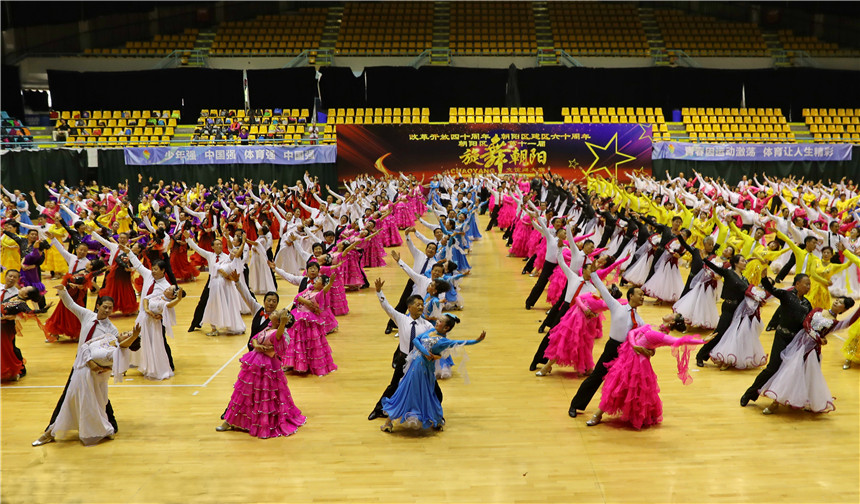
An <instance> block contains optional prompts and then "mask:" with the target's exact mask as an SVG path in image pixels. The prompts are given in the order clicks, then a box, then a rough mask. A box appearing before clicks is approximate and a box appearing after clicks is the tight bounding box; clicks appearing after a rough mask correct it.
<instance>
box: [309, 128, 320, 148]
mask: <svg viewBox="0 0 860 504" xmlns="http://www.w3.org/2000/svg"><path fill="white" fill-rule="evenodd" d="M319 137H320V129H319V128H317V125H316V124H314V125H313V126H311V127H310V128H309V129H308V138H310V140H311V145H316V144H317V143H319V142H318V139H319Z"/></svg>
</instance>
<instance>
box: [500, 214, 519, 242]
mask: <svg viewBox="0 0 860 504" xmlns="http://www.w3.org/2000/svg"><path fill="white" fill-rule="evenodd" d="M516 227H517V220H516V219H514V220H513V221H512V222H511V225H510V226H508V228H507V229H505V232H504V234H502V238H503V239H504V240H506V241H507V243H508V245H510V244H511V242H512V241H513V239H514V229H516Z"/></svg>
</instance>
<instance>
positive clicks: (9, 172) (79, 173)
mask: <svg viewBox="0 0 860 504" xmlns="http://www.w3.org/2000/svg"><path fill="white" fill-rule="evenodd" d="M0 165H2V170H0V181H2V183H3V187H5V188H7V189H8V190H10V191H11V190H13V189H19V190H20V191H21V192H23V193H25V194H28V193H29V192H30V191H35V192H36V199H37V200H39V203H41V204H43V205H44V204H45V200H47V199H48V191H47V190H45V184H47V183H48V182H49V181H54V182H59V181H60V180H65V182H66V185H67V186H71V185H74V186H77V185H78V182H79V181H80V180H86V179H87V175H88V173H87V153H86V151H80V152H79V151H76V150H65V149H51V150H38V151H6V152H5V153H4V154H3V155H2V156H0ZM30 212H31V213H32V214H35V213H36V208H35V207H34V206H32V202H31V206H30Z"/></svg>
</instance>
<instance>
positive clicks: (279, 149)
mask: <svg viewBox="0 0 860 504" xmlns="http://www.w3.org/2000/svg"><path fill="white" fill-rule="evenodd" d="M124 151H125V164H127V165H183V164H284V165H297V164H299V165H300V164H314V163H334V162H335V160H336V158H337V146H336V145H298V146H292V145H228V146H214V147H213V146H210V147H127V148H126V149H124Z"/></svg>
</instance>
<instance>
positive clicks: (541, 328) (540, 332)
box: [538, 326, 544, 334]
mask: <svg viewBox="0 0 860 504" xmlns="http://www.w3.org/2000/svg"><path fill="white" fill-rule="evenodd" d="M543 330H544V327H543V326H540V327H538V334H543Z"/></svg>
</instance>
